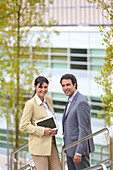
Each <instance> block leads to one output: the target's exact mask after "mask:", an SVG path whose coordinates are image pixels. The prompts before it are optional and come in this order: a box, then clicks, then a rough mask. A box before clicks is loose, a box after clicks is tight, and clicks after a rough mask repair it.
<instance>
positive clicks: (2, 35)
mask: <svg viewBox="0 0 113 170" xmlns="http://www.w3.org/2000/svg"><path fill="white" fill-rule="evenodd" d="M50 3H52V1H50ZM47 12H48V11H47V10H46V1H45V0H1V1H0V47H1V48H0V70H3V71H2V72H1V75H0V77H4V79H5V81H4V79H1V83H0V84H1V86H2V87H3V89H4V90H5V92H6V93H7V95H8V99H9V101H8V106H7V107H8V114H7V119H8V123H9V126H10V130H12V131H13V132H14V134H13V136H11V138H10V142H12V144H13V148H18V147H19V144H20V143H21V145H22V142H23V139H20V136H19V133H20V132H19V122H20V117H21V114H22V110H23V106H24V102H25V100H26V96H28V98H29V96H31V94H32V91H33V89H32V87H33V82H32V81H33V80H34V77H36V76H37V75H39V73H40V72H39V70H38V61H37V59H38V58H40V57H43V52H42V51H41V49H42V46H43V47H44V49H45V48H47V47H48V46H49V45H48V44H49V37H50V33H49V32H48V31H47V28H48V27H50V26H51V25H52V23H54V24H56V22H55V21H54V20H53V19H51V18H50V20H49V22H48V26H47V25H46V24H47V23H46V20H45V21H44V15H45V13H47ZM34 26H38V28H39V27H40V26H42V27H41V28H40V33H39V32H38V33H36V31H34ZM37 52H38V53H37ZM4 82H5V83H4ZM5 105H6V102H5V101H4V103H3V104H2V106H4V107H2V108H3V112H4V113H5V109H6V108H5ZM4 116H5V115H4ZM16 159H17V158H16ZM16 169H17V167H15V170H16Z"/></svg>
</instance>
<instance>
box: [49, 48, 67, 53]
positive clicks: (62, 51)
mask: <svg viewBox="0 0 113 170" xmlns="http://www.w3.org/2000/svg"><path fill="white" fill-rule="evenodd" d="M51 52H52V53H67V48H52V49H51Z"/></svg>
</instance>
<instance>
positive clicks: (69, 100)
mask: <svg viewBox="0 0 113 170" xmlns="http://www.w3.org/2000/svg"><path fill="white" fill-rule="evenodd" d="M76 94H77V90H76V91H75V92H74V94H73V95H72V96H71V97H70V98H68V99H67V101H68V102H72V100H73V98H74V97H75V95H76Z"/></svg>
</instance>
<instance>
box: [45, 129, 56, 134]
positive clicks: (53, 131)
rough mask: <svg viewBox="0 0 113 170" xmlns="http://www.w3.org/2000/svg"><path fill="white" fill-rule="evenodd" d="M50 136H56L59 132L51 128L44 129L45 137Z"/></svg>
mask: <svg viewBox="0 0 113 170" xmlns="http://www.w3.org/2000/svg"><path fill="white" fill-rule="evenodd" d="M50 134H52V135H56V134H57V130H52V129H50V128H45V129H44V135H50Z"/></svg>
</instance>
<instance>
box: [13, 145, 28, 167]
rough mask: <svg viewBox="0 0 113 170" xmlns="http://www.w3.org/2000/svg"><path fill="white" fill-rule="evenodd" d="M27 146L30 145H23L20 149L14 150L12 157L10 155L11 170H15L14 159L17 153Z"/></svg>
mask: <svg viewBox="0 0 113 170" xmlns="http://www.w3.org/2000/svg"><path fill="white" fill-rule="evenodd" d="M26 146H28V143H25V144H24V145H22V146H21V147H19V148H18V149H16V150H14V151H13V152H12V153H11V155H10V170H13V162H14V161H13V159H14V155H15V154H16V153H18V152H19V151H20V150H22V149H23V148H25V147H26Z"/></svg>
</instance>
